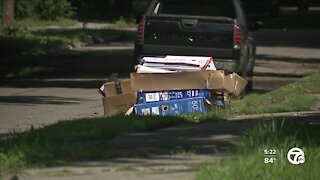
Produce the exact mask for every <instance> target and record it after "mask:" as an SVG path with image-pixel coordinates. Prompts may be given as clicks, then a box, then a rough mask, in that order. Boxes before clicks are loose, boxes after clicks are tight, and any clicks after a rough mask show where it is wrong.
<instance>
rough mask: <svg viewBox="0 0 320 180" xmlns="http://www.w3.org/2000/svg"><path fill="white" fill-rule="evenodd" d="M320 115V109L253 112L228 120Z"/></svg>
mask: <svg viewBox="0 0 320 180" xmlns="http://www.w3.org/2000/svg"><path fill="white" fill-rule="evenodd" d="M308 116H320V111H296V112H282V113H268V114H253V115H243V116H236V117H232V118H228V119H227V120H228V121H241V120H257V119H273V118H279V117H308Z"/></svg>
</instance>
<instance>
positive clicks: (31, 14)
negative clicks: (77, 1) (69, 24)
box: [1, 0, 72, 20]
mask: <svg viewBox="0 0 320 180" xmlns="http://www.w3.org/2000/svg"><path fill="white" fill-rule="evenodd" d="M1 1H3V0H1ZM71 15H72V7H71V5H70V2H68V1H67V0H16V1H15V16H16V18H18V19H23V18H40V19H46V20H56V19H58V18H68V17H71Z"/></svg>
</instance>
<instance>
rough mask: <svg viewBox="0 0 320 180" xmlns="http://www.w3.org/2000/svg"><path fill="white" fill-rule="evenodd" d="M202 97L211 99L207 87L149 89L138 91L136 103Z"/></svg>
mask: <svg viewBox="0 0 320 180" xmlns="http://www.w3.org/2000/svg"><path fill="white" fill-rule="evenodd" d="M193 97H204V98H205V99H208V100H209V99H211V91H210V90H208V89H192V90H171V91H149V92H139V93H138V102H137V103H138V104H141V103H151V102H160V101H170V100H177V99H185V98H193Z"/></svg>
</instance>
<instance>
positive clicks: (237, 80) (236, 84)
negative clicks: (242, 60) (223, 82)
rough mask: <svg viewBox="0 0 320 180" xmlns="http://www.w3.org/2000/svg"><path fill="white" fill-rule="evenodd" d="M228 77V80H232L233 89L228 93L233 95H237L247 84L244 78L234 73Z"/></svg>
mask: <svg viewBox="0 0 320 180" xmlns="http://www.w3.org/2000/svg"><path fill="white" fill-rule="evenodd" d="M228 79H230V82H233V90H232V91H231V92H230V93H232V94H234V95H235V96H239V95H240V94H241V92H242V91H244V89H245V88H246V86H247V84H248V82H247V81H246V80H245V79H243V78H242V77H240V76H239V75H238V74H236V73H232V74H229V75H228Z"/></svg>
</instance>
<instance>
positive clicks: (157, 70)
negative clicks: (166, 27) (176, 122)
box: [100, 56, 247, 115]
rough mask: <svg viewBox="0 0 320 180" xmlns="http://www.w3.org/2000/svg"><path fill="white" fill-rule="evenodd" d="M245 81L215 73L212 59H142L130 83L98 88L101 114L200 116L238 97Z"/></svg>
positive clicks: (108, 84)
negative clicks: (102, 109) (102, 110)
mask: <svg viewBox="0 0 320 180" xmlns="http://www.w3.org/2000/svg"><path fill="white" fill-rule="evenodd" d="M246 84H247V81H246V80H244V79H243V78H241V77H240V76H239V75H237V74H236V73H227V72H225V71H222V70H216V68H215V66H214V62H213V59H212V57H190V56H166V57H164V58H154V57H145V58H143V59H142V61H141V64H140V65H138V66H137V72H136V73H131V74H130V79H125V80H119V81H115V82H107V83H105V84H104V85H103V86H102V87H101V88H100V93H101V94H102V95H103V96H104V97H103V98H102V100H103V106H104V112H105V114H109V113H126V114H137V115H176V114H188V113H204V112H206V107H207V106H210V105H215V106H225V104H226V100H227V98H228V96H230V95H231V96H239V95H240V94H241V92H242V91H243V90H244V89H245V86H246Z"/></svg>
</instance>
